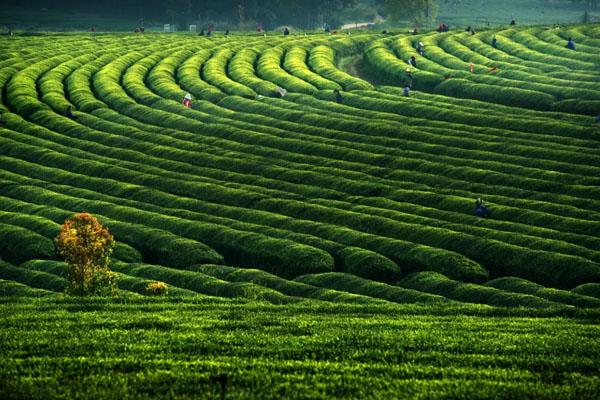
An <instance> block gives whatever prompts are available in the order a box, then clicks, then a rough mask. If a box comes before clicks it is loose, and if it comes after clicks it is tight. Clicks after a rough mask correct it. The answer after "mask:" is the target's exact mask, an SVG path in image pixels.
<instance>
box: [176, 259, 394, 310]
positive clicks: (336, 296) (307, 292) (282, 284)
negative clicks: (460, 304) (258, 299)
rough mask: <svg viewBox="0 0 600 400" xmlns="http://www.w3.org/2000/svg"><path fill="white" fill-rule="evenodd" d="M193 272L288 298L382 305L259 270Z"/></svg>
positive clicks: (209, 267) (211, 267) (205, 267)
mask: <svg viewBox="0 0 600 400" xmlns="http://www.w3.org/2000/svg"><path fill="white" fill-rule="evenodd" d="M188 269H190V270H191V271H197V272H202V273H204V274H207V275H210V276H214V277H215V278H219V279H224V280H227V281H230V282H250V283H255V284H257V285H260V286H264V287H267V288H270V289H273V290H276V291H278V292H280V293H283V294H285V295H288V296H297V297H302V298H306V299H315V300H322V301H328V302H334V303H351V304H382V301H381V300H377V299H374V298H372V297H367V296H363V295H356V294H352V293H348V291H340V290H332V289H325V288H321V287H318V286H314V285H309V284H306V283H302V282H300V281H298V280H293V281H291V280H286V279H283V278H280V277H278V276H276V275H272V274H269V273H268V272H264V271H261V270H259V269H246V268H234V267H227V266H223V265H198V266H192V267H189V268H188Z"/></svg>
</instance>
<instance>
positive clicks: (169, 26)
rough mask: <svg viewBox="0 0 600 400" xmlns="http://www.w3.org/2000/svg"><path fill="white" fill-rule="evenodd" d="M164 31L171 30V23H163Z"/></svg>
mask: <svg viewBox="0 0 600 400" xmlns="http://www.w3.org/2000/svg"><path fill="white" fill-rule="evenodd" d="M165 32H171V24H165Z"/></svg>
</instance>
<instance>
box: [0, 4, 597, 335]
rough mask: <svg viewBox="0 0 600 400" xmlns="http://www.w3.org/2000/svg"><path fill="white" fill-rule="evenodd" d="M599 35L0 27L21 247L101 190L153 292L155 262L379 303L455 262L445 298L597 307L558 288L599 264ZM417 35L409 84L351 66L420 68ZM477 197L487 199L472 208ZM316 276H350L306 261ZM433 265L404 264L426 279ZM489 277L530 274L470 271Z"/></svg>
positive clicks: (7, 250) (99, 209) (44, 254)
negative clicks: (477, 213) (569, 44)
mask: <svg viewBox="0 0 600 400" xmlns="http://www.w3.org/2000/svg"><path fill="white" fill-rule="evenodd" d="M320 7H321V5H319V6H315V10H317V9H318V10H321V8H320ZM332 7H333V5H332ZM331 9H332V10H333V9H335V7H333V8H331ZM248 18H252V17H250V16H248ZM293 32H294V33H295V30H293ZM494 35H495V36H496V37H497V38H498V43H499V47H498V48H497V49H496V48H493V47H492V46H491V45H490V41H491V39H492V37H493V36H494ZM569 36H571V37H574V38H575V40H576V41H577V43H578V50H577V51H576V52H572V51H568V50H567V49H565V48H564V42H565V40H566V39H565V38H566V37H569ZM597 38H598V32H597V29H595V28H594V27H591V26H584V25H577V26H569V27H563V28H560V29H546V28H545V27H542V26H536V27H520V26H519V27H517V28H514V27H511V28H509V29H504V28H499V29H493V30H486V31H482V30H480V29H478V33H477V34H476V35H468V34H466V33H464V32H459V31H451V32H449V33H448V34H437V33H435V32H431V33H429V32H425V33H423V34H420V35H409V34H406V33H403V34H398V35H384V36H382V35H380V34H378V33H374V32H367V33H364V34H363V33H358V32H352V35H339V34H338V35H333V34H332V35H325V34H323V33H314V34H308V35H306V36H303V35H290V36H289V37H284V36H283V35H278V36H277V37H273V36H272V35H271V36H267V38H265V37H263V36H261V35H256V34H252V33H246V34H244V35H239V34H234V35H230V36H228V37H225V36H220V35H216V36H215V37H211V38H206V37H204V38H199V37H197V36H191V35H184V34H181V35H158V34H157V35H154V34H148V35H97V36H94V37H93V38H91V37H90V38H88V37H84V36H82V35H54V36H44V35H42V36H39V37H36V38H35V40H34V39H29V38H11V39H10V40H8V39H7V40H0V49H1V50H2V51H1V52H0V54H2V57H0V84H1V85H2V86H3V87H4V88H5V91H4V93H3V95H2V96H1V98H0V103H3V104H0V112H2V121H3V126H2V128H1V135H0V152H1V154H2V155H3V157H2V158H1V160H0V185H1V187H2V193H0V226H2V227H3V228H1V229H0V232H4V235H2V237H3V238H6V240H5V241H4V242H3V243H4V245H3V246H2V245H0V250H2V253H1V254H2V257H3V258H4V259H6V260H9V261H12V262H13V263H21V262H25V261H28V260H31V259H32V258H42V259H51V258H53V256H54V254H53V248H51V246H49V245H48V242H47V241H45V240H44V238H51V237H54V236H55V235H56V234H57V232H58V224H59V223H61V222H62V221H63V220H64V219H65V218H67V217H68V216H69V215H72V213H73V212H75V211H76V210H81V209H87V210H90V211H91V212H94V213H97V214H98V215H99V216H101V218H102V221H103V223H105V224H106V225H107V226H108V227H110V229H111V232H112V233H113V234H114V235H115V238H116V239H117V241H119V242H122V244H120V245H117V247H116V248H115V251H114V253H113V255H112V258H113V259H121V260H123V261H127V262H133V263H135V264H136V265H137V264H139V263H141V262H142V261H144V262H145V263H147V264H145V265H142V266H136V267H135V268H132V271H135V273H136V274H137V275H136V276H131V275H127V274H124V273H123V271H121V272H120V273H119V276H120V277H122V278H123V279H125V282H124V283H119V287H120V288H121V289H122V290H131V291H134V292H137V293H141V294H145V288H146V286H147V285H148V283H149V281H151V280H158V281H164V282H165V283H167V284H168V285H169V296H168V297H171V296H177V297H181V296H189V297H192V296H195V293H197V292H195V291H200V292H201V293H203V294H204V295H205V296H206V295H217V296H221V295H224V296H228V297H238V298H244V299H246V300H248V299H253V298H257V299H269V300H270V301H273V302H275V303H287V302H297V301H300V299H301V298H308V299H313V300H311V301H314V300H325V301H330V302H344V303H354V302H355V303H361V304H369V305H371V304H373V305H375V304H382V303H385V302H389V301H390V299H392V301H394V300H393V299H397V300H398V301H403V300H404V299H409V300H410V296H408V294H407V292H406V291H407V290H408V289H406V288H401V287H394V286H391V285H385V284H382V283H381V282H387V283H396V282H397V281H399V280H400V279H402V277H403V274H410V273H413V272H419V271H421V272H422V271H436V272H438V273H441V274H442V275H444V276H446V277H448V278H450V281H449V282H448V279H446V278H444V279H442V278H440V276H438V275H434V278H435V279H434V278H432V279H431V282H434V281H436V282H437V281H440V282H441V283H440V287H443V288H445V289H447V290H448V293H446V292H444V293H442V292H440V293H441V294H443V295H444V296H445V297H447V298H449V299H455V300H460V301H466V302H480V303H483V304H493V305H501V306H510V307H514V306H517V307H518V306H521V305H527V304H529V303H531V304H533V306H532V307H542V308H544V307H546V306H557V307H559V309H560V310H562V311H560V312H565V313H569V312H572V310H573V307H564V306H560V305H559V304H555V303H552V302H558V303H561V304H571V305H575V307H596V306H595V303H594V300H591V299H589V298H582V297H583V296H579V295H575V294H574V293H575V292H565V291H559V290H556V289H551V288H557V287H559V288H564V289H570V288H572V287H575V286H577V285H581V284H588V283H590V282H598V281H599V279H600V237H599V236H598V233H597V232H598V229H597V228H598V221H600V203H599V202H598V200H597V199H598V198H599V197H598V196H599V195H600V192H599V191H598V188H597V183H598V178H597V177H598V176H600V157H598V152H597V150H598V143H597V139H598V138H600V131H598V129H597V127H596V126H595V125H593V121H592V119H591V118H589V116H586V114H588V115H595V114H596V113H597V105H598V104H597V103H598V101H600V93H599V92H598V89H597V88H598V86H597V82H598V73H597V71H596V69H597V68H595V66H596V65H597V64H598V62H599V59H598V55H597V47H598V46H599V45H600V43H599V42H598V39H597ZM13 39H14V40H13ZM418 42H423V43H424V44H425V55H418V56H417V65H416V66H413V67H414V68H413V72H412V73H413V75H414V79H413V89H414V90H413V91H412V92H411V96H410V97H409V98H405V97H403V96H402V88H401V87H397V86H384V87H374V86H373V84H372V83H369V82H367V81H366V80H364V79H363V78H364V76H354V75H351V74H349V73H348V72H347V71H343V70H342V68H341V67H340V66H339V65H338V63H339V62H340V59H341V58H342V57H348V58H351V59H358V58H360V56H361V55H363V56H364V60H363V61H364V62H363V64H364V65H365V66H366V68H365V69H366V70H368V73H369V75H370V76H373V77H375V78H376V79H374V80H373V82H374V83H380V82H384V83H386V84H391V85H403V84H405V83H406V82H405V81H406V79H407V76H406V72H405V70H406V66H407V64H406V60H407V59H408V57H410V56H411V55H415V54H416V49H415V45H416V44H417V43H418ZM471 61H473V62H474V63H475V70H474V72H473V73H470V72H469V70H468V65H469V63H470V62H471ZM492 67H497V70H494V71H495V72H491V68H492ZM354 72H356V71H353V73H354ZM362 72H363V68H362V67H361V68H360V73H361V74H362ZM445 78H449V79H445ZM278 86H280V87H283V88H285V89H287V91H288V92H287V94H286V95H285V96H284V97H283V98H279V97H278V96H276V94H275V92H276V90H277V87H278ZM333 89H342V90H343V93H342V95H343V100H342V102H341V103H337V102H336V101H335V96H334V93H333ZM188 92H189V93H190V94H192V96H193V98H194V102H193V104H194V105H193V107H192V108H191V109H187V108H184V107H183V106H182V104H181V100H182V98H183V96H184V95H185V93H188ZM440 93H443V94H444V95H441V94H440ZM259 95H260V96H259ZM69 106H73V107H74V110H75V111H74V113H75V116H74V119H71V118H68V117H67V116H65V114H64V111H65V109H66V108H67V107H69ZM478 197H482V198H483V199H484V200H485V201H486V203H487V204H488V205H489V206H490V207H491V208H492V210H493V214H492V218H490V219H486V220H482V219H479V218H476V217H474V216H473V215H472V212H473V210H472V208H473V202H474V199H476V198H478ZM36 246H37V247H36ZM5 254H6V255H5ZM48 263H49V264H50V262H49V261H48ZM154 264H158V265H164V266H166V267H173V268H182V269H189V268H192V267H191V266H194V265H203V266H201V267H197V270H194V271H195V272H194V271H192V272H190V271H178V270H177V269H166V270H160V273H159V272H157V271H158V268H160V267H155V266H154ZM204 264H210V267H208V266H205V265H204ZM214 264H219V265H217V266H215V265H214ZM222 264H228V265H233V266H235V267H225V266H221V265H222ZM29 265H33V264H31V263H27V264H24V266H29ZM36 265H37V264H36ZM138 267H139V268H138ZM238 267H251V268H259V269H260V270H255V269H252V270H247V269H243V268H238ZM47 271H48V272H49V271H50V269H49V270H47ZM52 271H54V270H52ZM267 271H268V272H267ZM332 271H338V272H345V273H346V275H336V274H332ZM125 272H128V271H125ZM163 273H164V276H163V275H162V274H163ZM323 273H325V274H323ZM157 274H158V275H157ZM189 274H192V275H189ZM273 274H276V276H275V275H273ZM350 274H352V275H350ZM59 275H60V274H59ZM302 275H308V276H309V277H310V278H307V277H306V276H305V277H303V278H302V279H303V280H304V279H313V278H314V277H315V276H316V277H318V278H319V279H317V280H316V281H315V283H319V282H321V281H322V282H325V283H323V285H325V284H326V286H327V287H328V288H330V287H331V288H333V287H336V288H337V287H338V286H336V285H340V286H339V287H340V288H342V289H343V291H342V290H330V289H327V288H324V287H319V286H315V285H314V284H304V283H300V282H296V281H290V280H289V279H291V278H295V277H298V276H302ZM62 276H65V275H62ZM418 276H421V275H418ZM428 276H429V275H427V274H426V275H423V276H421V278H419V279H417V278H412V277H410V279H408V280H407V281H406V282H409V283H410V284H413V283H414V284H415V285H417V286H418V285H423V289H422V290H425V291H430V290H433V289H431V288H430V287H429V286H428V285H429V283H431V282H430V281H428V280H427V279H425V277H428ZM489 276H493V277H495V278H496V277H507V276H516V277H519V278H521V279H526V280H528V281H530V282H527V283H526V284H525V283H523V281H520V280H515V279H512V280H509V279H505V280H495V281H494V282H492V283H491V284H490V285H487V286H486V285H472V284H467V283H465V282H477V283H483V282H485V281H487V280H488V277H489ZM336 277H337V278H339V281H336V280H335V279H336ZM167 278H168V279H167ZM361 278H367V279H366V280H365V279H361ZM314 279H316V278H314ZM373 280H378V281H380V282H375V281H373ZM190 281H194V282H196V284H197V285H196V286H191V285H190ZM253 282H254V284H253ZM322 282H321V283H322ZM506 282H509V283H511V284H514V285H515V286H514V288H513V289H510V288H507V289H503V290H500V289H497V288H493V287H491V285H496V284H500V283H501V284H505V283H506ZM534 282H535V283H534ZM319 285H320V283H319ZM432 285H433V284H432ZM539 285H543V287H542V286H539ZM180 286H181V287H180ZM433 286H435V285H433ZM433 286H432V287H433ZM438 289H439V287H437V286H435V290H438ZM359 291H360V292H359ZM409 293H412V294H413V295H415V298H416V299H422V300H423V301H427V299H429V298H430V297H429V296H430V294H426V293H424V292H415V291H414V290H412V289H411V290H410V291H409ZM417 293H420V297H419V296H417ZM432 293H438V292H435V291H434V292H432ZM405 294H406V295H407V297H406V298H404V297H402V296H404V295H405ZM525 295H529V297H527V296H525ZM523 296H525V297H523ZM534 296H535V297H534ZM200 297H203V296H200ZM433 297H434V298H436V297H435V296H433ZM159 325H160V324H159ZM161 326H162V325H161ZM165 326H168V324H166V325H165Z"/></svg>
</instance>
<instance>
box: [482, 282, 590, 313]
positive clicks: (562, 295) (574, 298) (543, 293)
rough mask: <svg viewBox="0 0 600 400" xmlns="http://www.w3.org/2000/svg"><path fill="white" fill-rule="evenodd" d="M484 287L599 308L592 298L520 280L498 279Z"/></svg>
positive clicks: (578, 305) (577, 305)
mask: <svg viewBox="0 0 600 400" xmlns="http://www.w3.org/2000/svg"><path fill="white" fill-rule="evenodd" d="M485 285H486V286H490V287H495V288H497V289H501V290H506V291H510V292H515V293H526V294H531V295H533V296H536V297H541V298H544V299H548V300H551V301H554V302H557V303H563V304H570V305H573V306H576V307H600V301H599V300H598V299H595V298H593V297H588V296H582V295H579V294H576V293H572V292H570V291H566V290H558V289H550V288H545V287H543V286H541V285H538V284H535V283H533V282H530V281H527V280H525V279H521V278H513V277H505V278H498V279H494V280H492V281H489V282H487V283H486V284H485Z"/></svg>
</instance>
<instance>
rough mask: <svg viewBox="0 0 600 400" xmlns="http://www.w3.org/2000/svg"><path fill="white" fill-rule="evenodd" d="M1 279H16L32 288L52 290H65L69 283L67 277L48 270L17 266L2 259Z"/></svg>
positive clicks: (0, 262) (0, 264)
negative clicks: (34, 269) (42, 270)
mask: <svg viewBox="0 0 600 400" xmlns="http://www.w3.org/2000/svg"><path fill="white" fill-rule="evenodd" d="M0 279H5V280H10V281H16V282H19V283H22V284H24V285H27V286H31V287H32V288H37V289H44V290H50V291H52V292H63V291H64V290H65V289H66V288H67V285H68V281H67V279H65V278H61V277H59V276H56V275H53V274H50V273H47V272H41V271H31V270H28V269H25V268H21V267H16V266H14V265H12V264H9V263H8V262H6V261H2V260H0Z"/></svg>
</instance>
